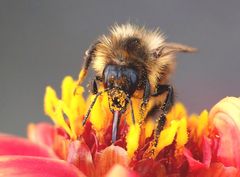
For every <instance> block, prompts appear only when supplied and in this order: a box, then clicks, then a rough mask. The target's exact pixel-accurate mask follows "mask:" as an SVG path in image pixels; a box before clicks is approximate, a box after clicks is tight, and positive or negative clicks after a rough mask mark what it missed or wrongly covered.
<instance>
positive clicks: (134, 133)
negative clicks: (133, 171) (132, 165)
mask: <svg viewBox="0 0 240 177" xmlns="http://www.w3.org/2000/svg"><path fill="white" fill-rule="evenodd" d="M140 133H141V129H140V126H139V125H138V124H131V125H130V127H129V131H128V133H127V136H126V142H127V152H128V155H129V157H132V156H133V155H134V152H135V151H136V150H137V148H138V145H139V138H140Z"/></svg>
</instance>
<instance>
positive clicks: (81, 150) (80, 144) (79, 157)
mask: <svg viewBox="0 0 240 177" xmlns="http://www.w3.org/2000/svg"><path fill="white" fill-rule="evenodd" d="M67 162H69V163H71V164H74V165H75V166H76V167H78V168H79V169H80V170H81V171H82V172H83V173H84V174H85V175H86V176H89V177H91V176H94V171H95V169H94V164H93V160H92V155H91V152H90V150H89V148H88V146H87V145H86V143H85V142H84V141H83V140H79V141H73V142H71V143H70V144H69V149H68V157H67Z"/></svg>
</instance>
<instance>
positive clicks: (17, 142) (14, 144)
mask: <svg viewBox="0 0 240 177" xmlns="http://www.w3.org/2000/svg"><path fill="white" fill-rule="evenodd" d="M0 155H23V156H39V157H51V158H56V155H55V154H54V153H53V151H52V150H51V149H50V148H47V147H46V146H40V145H37V144H35V143H32V142H30V141H28V140H27V139H24V138H20V137H15V136H11V135H5V134H0Z"/></svg>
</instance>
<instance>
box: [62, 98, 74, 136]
mask: <svg viewBox="0 0 240 177" xmlns="http://www.w3.org/2000/svg"><path fill="white" fill-rule="evenodd" d="M58 109H61V112H62V115H64V114H65V115H66V117H67V118H68V120H69V126H68V127H69V128H70V130H71V138H72V139H74V140H75V139H76V138H77V134H76V131H75V128H76V117H75V116H74V115H73V113H72V110H71V109H69V107H68V106H67V105H66V104H65V102H63V101H59V103H58ZM63 117H64V116H63Z"/></svg>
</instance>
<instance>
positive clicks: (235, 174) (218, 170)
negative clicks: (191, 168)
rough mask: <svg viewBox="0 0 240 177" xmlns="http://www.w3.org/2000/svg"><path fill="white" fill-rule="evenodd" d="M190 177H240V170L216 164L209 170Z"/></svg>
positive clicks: (203, 170) (189, 176) (192, 174)
mask: <svg viewBox="0 0 240 177" xmlns="http://www.w3.org/2000/svg"><path fill="white" fill-rule="evenodd" d="M188 177H240V170H239V169H237V168H234V167H224V165H223V164H220V163H215V164H212V165H211V166H210V167H209V168H204V169H201V170H198V171H196V172H194V173H190V174H189V175H188Z"/></svg>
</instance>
